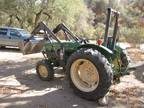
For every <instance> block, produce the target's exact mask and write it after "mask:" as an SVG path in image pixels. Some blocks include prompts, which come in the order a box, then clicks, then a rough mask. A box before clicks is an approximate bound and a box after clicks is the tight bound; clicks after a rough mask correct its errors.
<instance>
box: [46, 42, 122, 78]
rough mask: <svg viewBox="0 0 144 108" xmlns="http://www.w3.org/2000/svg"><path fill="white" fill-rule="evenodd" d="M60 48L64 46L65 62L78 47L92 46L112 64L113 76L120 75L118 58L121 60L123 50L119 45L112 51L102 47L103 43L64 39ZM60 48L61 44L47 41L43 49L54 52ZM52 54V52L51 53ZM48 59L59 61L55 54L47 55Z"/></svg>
mask: <svg viewBox="0 0 144 108" xmlns="http://www.w3.org/2000/svg"><path fill="white" fill-rule="evenodd" d="M61 45H62V48H64V51H65V52H64V53H65V57H64V58H65V59H66V60H65V64H66V61H67V59H68V58H69V57H70V55H71V54H72V53H73V52H75V51H77V50H78V49H80V48H93V49H96V50H98V51H99V52H100V53H101V54H103V55H104V56H105V57H106V58H107V59H108V61H109V62H110V63H111V64H112V65H113V66H112V67H113V72H114V75H115V76H120V72H121V64H120V60H121V56H120V55H121V52H122V51H123V49H122V48H121V47H119V46H116V47H115V50H114V51H111V50H110V49H108V48H106V47H104V46H103V45H97V44H82V43H79V42H71V41H65V42H62V43H61ZM60 49H61V46H60V44H59V43H58V42H52V43H49V42H47V43H46V44H45V46H44V49H43V50H45V51H46V52H47V53H50V52H53V51H54V52H55V51H58V50H60ZM52 55H54V54H52ZM48 58H49V59H51V61H53V62H54V61H57V62H59V61H60V59H59V58H57V57H56V56H55V55H54V56H51V57H49V56H48Z"/></svg>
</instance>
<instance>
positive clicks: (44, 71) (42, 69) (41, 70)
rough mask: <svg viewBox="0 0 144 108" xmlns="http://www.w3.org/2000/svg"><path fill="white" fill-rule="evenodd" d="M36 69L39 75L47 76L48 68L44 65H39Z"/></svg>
mask: <svg viewBox="0 0 144 108" xmlns="http://www.w3.org/2000/svg"><path fill="white" fill-rule="evenodd" d="M38 70H39V74H40V76H41V77H43V78H46V77H47V76H48V70H47V68H46V67H45V66H44V65H40V66H39V69H38Z"/></svg>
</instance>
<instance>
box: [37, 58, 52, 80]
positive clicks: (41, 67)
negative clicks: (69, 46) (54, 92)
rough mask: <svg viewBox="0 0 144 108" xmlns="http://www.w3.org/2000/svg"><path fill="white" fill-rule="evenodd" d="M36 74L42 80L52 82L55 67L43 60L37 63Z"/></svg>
mask: <svg viewBox="0 0 144 108" xmlns="http://www.w3.org/2000/svg"><path fill="white" fill-rule="evenodd" d="M36 72H37V75H38V76H39V78H40V79H41V80H44V81H50V80H52V79H53V78H54V70H53V66H52V65H51V64H50V63H49V62H48V61H47V60H41V61H39V62H38V63H37V65H36Z"/></svg>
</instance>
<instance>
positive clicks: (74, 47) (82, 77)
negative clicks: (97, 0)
mask: <svg viewBox="0 0 144 108" xmlns="http://www.w3.org/2000/svg"><path fill="white" fill-rule="evenodd" d="M112 15H113V17H114V18H115V20H114V22H115V24H114V29H113V36H112V37H109V36H108V34H109V33H108V32H109V26H110V22H111V16H112ZM118 18H119V12H117V11H115V10H113V9H111V8H108V10H107V20H106V28H105V36H104V40H103V42H102V43H101V42H99V40H98V44H91V43H90V42H89V41H88V40H87V39H83V38H81V37H78V36H76V35H74V34H73V33H72V32H71V31H70V30H69V29H68V27H66V26H65V25H64V24H59V25H58V26H57V27H56V28H55V29H53V30H50V29H49V28H48V27H47V26H46V25H45V24H44V23H43V22H40V23H39V24H38V26H37V27H36V28H35V29H34V30H33V32H32V36H31V38H29V39H27V40H25V42H24V43H23V46H24V48H23V49H22V50H23V53H24V54H30V53H36V52H39V51H41V52H42V54H43V55H44V59H43V60H41V61H39V62H38V63H37V65H36V72H37V75H38V76H39V78H40V79H42V80H44V81H50V80H52V79H53V78H54V67H63V69H64V70H65V71H66V75H67V77H68V80H69V84H70V86H71V87H72V89H73V90H74V92H75V93H76V94H77V95H79V96H80V97H82V98H85V99H87V100H98V99H100V98H102V97H104V96H105V95H106V93H107V92H108V91H109V87H110V86H111V84H112V82H113V80H114V81H115V80H116V79H119V78H120V76H122V75H124V74H126V73H127V68H128V60H127V55H126V54H125V53H124V51H123V49H122V48H120V47H119V46H117V45H116V43H117V29H118ZM60 31H61V32H63V37H61V36H59V35H58V33H59V32H60ZM36 34H40V35H42V36H43V39H42V40H40V41H36V40H35V39H33V37H34V36H35V35H36Z"/></svg>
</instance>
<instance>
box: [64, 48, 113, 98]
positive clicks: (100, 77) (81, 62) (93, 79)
mask: <svg viewBox="0 0 144 108" xmlns="http://www.w3.org/2000/svg"><path fill="white" fill-rule="evenodd" d="M66 71H67V73H68V76H69V80H70V86H71V87H72V88H73V90H74V92H75V93H76V94H77V95H79V96H80V97H82V98H85V99H87V100H98V99H100V98H102V97H104V96H105V94H106V93H107V92H108V90H109V87H110V85H111V82H112V68H111V65H110V64H109V62H108V61H107V59H106V58H105V57H104V56H103V55H102V54H101V53H100V52H98V51H97V50H93V49H83V48H82V49H80V50H78V51H77V52H75V53H73V54H72V55H71V56H70V58H69V60H68V62H67V66H66Z"/></svg>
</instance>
